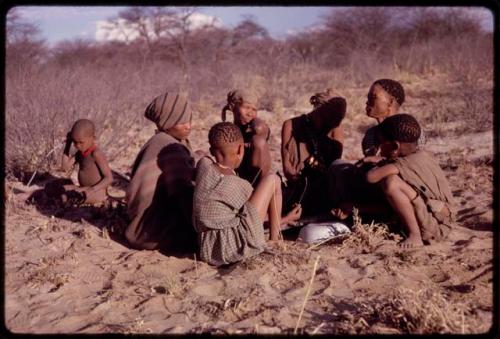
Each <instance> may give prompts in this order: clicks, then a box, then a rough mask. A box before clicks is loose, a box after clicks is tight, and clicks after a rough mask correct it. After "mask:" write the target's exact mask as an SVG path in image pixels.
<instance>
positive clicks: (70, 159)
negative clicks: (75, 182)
mask: <svg viewBox="0 0 500 339" xmlns="http://www.w3.org/2000/svg"><path fill="white" fill-rule="evenodd" d="M72 142H73V140H72V139H71V132H68V134H67V135H66V145H64V150H63V154H62V158H61V168H62V169H63V171H65V172H67V171H69V170H70V169H71V168H73V166H74V165H75V157H74V156H70V155H69V151H70V149H71V143H72Z"/></svg>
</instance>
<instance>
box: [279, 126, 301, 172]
mask: <svg viewBox="0 0 500 339" xmlns="http://www.w3.org/2000/svg"><path fill="white" fill-rule="evenodd" d="M291 138H292V121H291V120H286V121H285V122H284V123H283V128H282V130H281V159H282V160H283V174H284V175H285V177H286V178H287V179H288V180H290V179H292V180H293V179H296V178H297V177H298V176H299V173H297V171H296V170H295V169H294V168H293V166H292V164H291V163H290V154H289V152H288V149H287V148H286V146H287V145H288V143H289V142H290V139H291Z"/></svg>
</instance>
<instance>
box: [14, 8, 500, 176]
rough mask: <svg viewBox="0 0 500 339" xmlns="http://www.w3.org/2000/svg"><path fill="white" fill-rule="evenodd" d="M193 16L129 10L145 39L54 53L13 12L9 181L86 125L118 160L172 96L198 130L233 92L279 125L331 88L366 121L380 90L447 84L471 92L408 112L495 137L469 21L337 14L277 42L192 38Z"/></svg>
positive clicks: (485, 41) (249, 32) (124, 16)
mask: <svg viewBox="0 0 500 339" xmlns="http://www.w3.org/2000/svg"><path fill="white" fill-rule="evenodd" d="M193 13H194V12H193V9H192V8H162V7H133V8H129V9H127V10H125V11H123V12H121V13H120V14H119V15H118V17H115V18H113V20H115V21H114V22H115V24H116V25H118V23H119V20H125V21H127V22H128V23H129V24H132V25H133V26H134V27H136V28H137V30H138V32H139V38H137V39H135V40H132V39H130V40H129V41H127V42H109V43H100V44H96V43H92V42H90V41H84V40H73V41H65V42H62V43H60V44H58V45H56V46H55V47H53V48H51V49H50V50H47V49H46V47H45V45H44V42H43V40H41V39H40V38H39V37H38V33H39V32H38V30H37V28H36V26H33V25H30V24H29V23H26V22H23V21H22V20H21V18H20V17H19V16H18V15H17V14H16V12H15V11H10V12H9V14H8V17H7V32H8V39H7V42H6V52H7V59H6V61H7V64H6V73H5V79H6V115H5V116H6V163H7V172H8V173H10V172H12V171H13V169H14V168H16V167H17V168H24V169H25V170H27V171H32V170H33V169H35V167H36V166H38V164H39V162H40V161H44V160H43V158H44V156H45V155H46V154H47V153H49V152H50V151H51V150H52V149H53V148H54V147H56V146H58V145H60V144H61V143H62V140H63V138H64V135H65V133H66V132H67V130H68V129H69V128H70V126H71V124H72V123H73V121H74V120H76V119H78V118H90V119H93V120H95V122H96V124H97V128H98V133H99V135H98V138H99V143H100V144H101V145H102V146H103V148H106V149H105V150H106V151H107V153H109V154H108V156H109V157H110V158H113V157H114V156H116V155H118V154H120V150H122V149H125V148H126V147H127V144H128V143H130V142H133V139H134V137H135V136H136V135H137V134H138V133H139V132H140V126H142V124H143V123H144V119H143V118H142V116H143V112H144V108H145V107H146V105H147V104H148V103H149V102H150V101H151V100H152V99H153V98H154V97H155V96H157V95H159V94H160V93H162V92H164V91H180V90H188V91H189V92H190V97H191V101H192V102H193V104H194V105H193V106H194V107H195V108H196V109H198V110H200V111H199V112H195V118H196V117H203V116H205V115H207V114H218V112H219V111H220V108H221V107H222V105H223V103H224V100H225V97H226V94H227V92H228V91H229V90H231V89H233V88H246V89H248V90H251V91H254V92H256V93H258V94H260V96H261V99H262V107H261V108H263V109H266V110H269V111H274V112H276V113H278V115H277V116H276V117H277V119H278V118H279V117H280V116H281V114H282V113H285V112H287V114H292V113H293V114H295V113H296V112H298V111H300V110H303V109H309V107H310V106H309V103H308V99H309V97H310V95H311V94H312V93H315V92H317V91H319V90H324V89H325V88H327V87H334V88H336V89H338V90H339V91H340V92H342V91H345V92H346V93H347V97H348V99H349V101H350V102H352V104H350V105H351V106H350V107H351V108H354V109H356V110H362V107H361V106H360V103H359V101H360V100H364V99H360V100H358V99H357V97H358V96H359V93H361V92H362V89H363V88H368V86H369V85H370V83H371V82H372V81H373V80H374V79H376V78H382V77H384V78H386V77H392V78H395V79H398V80H401V81H402V82H403V85H405V86H406V85H407V84H409V83H411V82H412V81H414V80H416V79H419V78H426V77H427V78H432V79H433V78H434V77H438V76H439V77H440V78H445V79H447V81H449V82H452V83H455V82H456V83H457V84H458V85H457V86H455V87H456V88H458V87H460V88H461V89H460V91H461V92H460V93H457V92H454V93H451V94H450V93H449V94H450V95H453V96H456V95H458V96H459V97H460V98H462V99H460V100H454V99H450V100H452V101H453V100H454V101H455V102H454V103H453V105H451V104H449V103H448V102H446V101H445V100H444V99H443V97H444V96H445V95H448V94H446V93H438V94H437V95H436V96H433V97H432V98H430V102H429V104H428V105H427V104H425V102H424V103H423V105H414V106H409V107H413V108H414V109H415V110H418V111H419V112H416V113H418V114H421V115H426V116H427V118H426V119H427V120H425V119H424V121H425V122H426V123H428V124H433V123H437V122H447V121H454V120H458V119H463V120H465V121H467V122H468V123H469V122H470V124H469V126H472V128H473V130H480V129H481V128H488V127H489V126H491V120H492V115H491V109H492V94H491V93H492V92H491V90H490V89H491V86H492V85H491V79H492V74H493V73H492V69H493V66H492V64H493V45H492V35H491V34H490V33H484V32H482V31H481V30H480V29H479V28H478V25H477V20H476V19H475V18H473V17H470V16H467V15H466V12H463V10H461V9H457V10H456V11H455V10H454V14H456V15H454V16H453V15H444V14H441V13H440V12H433V11H432V10H430V11H429V10H419V9H414V8H383V7H366V8H354V9H353V8H347V9H340V10H339V9H337V10H335V11H332V12H331V13H328V14H327V15H326V16H325V17H324V19H323V21H322V25H320V26H319V27H317V28H316V29H314V30H310V31H308V32H303V33H300V34H298V35H295V36H290V37H289V38H287V39H284V40H276V39H273V38H271V37H270V36H269V33H268V32H267V31H266V30H265V29H264V28H263V27H262V26H260V25H259V24H258V23H257V22H256V21H255V20H254V19H253V18H251V17H247V18H244V20H243V21H242V22H241V23H240V24H238V25H236V27H234V28H221V27H217V26H216V25H211V24H208V25H206V26H204V27H201V28H197V29H193V28H192V27H191V26H190V25H189V23H188V22H189V17H190V16H191V15H193ZM148 25H149V26H148ZM148 27H149V28H148ZM174 32H177V33H174ZM485 88H486V90H485ZM351 89H352V91H351ZM360 91H361V92H360ZM353 93H355V94H353ZM362 95H366V94H362ZM351 99H353V100H351ZM354 99H356V100H354ZM424 99H425V98H423V97H422V100H424ZM426 105H427V106H426ZM431 106H432V107H431ZM297 110H298V111H297ZM424 111H425V112H424ZM411 113H413V112H411ZM424 113H425V114H424ZM474 119H475V120H476V121H477V122H474ZM481 124H482V126H486V127H480V126H481ZM134 125H137V126H139V129H137V127H134ZM48 160H50V161H53V160H55V158H54V159H48ZM50 161H46V162H44V164H43V166H47V164H48V163H49V162H50ZM47 168H48V167H47Z"/></svg>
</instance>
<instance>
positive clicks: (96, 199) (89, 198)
mask: <svg viewBox="0 0 500 339" xmlns="http://www.w3.org/2000/svg"><path fill="white" fill-rule="evenodd" d="M105 200H106V189H101V190H99V191H96V192H93V193H90V192H89V191H88V190H87V191H85V204H98V203H102V202H104V201H105Z"/></svg>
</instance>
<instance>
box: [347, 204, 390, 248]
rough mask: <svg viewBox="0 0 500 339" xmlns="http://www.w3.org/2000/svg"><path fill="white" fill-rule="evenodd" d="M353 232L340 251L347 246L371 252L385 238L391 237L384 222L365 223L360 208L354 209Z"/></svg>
mask: <svg viewBox="0 0 500 339" xmlns="http://www.w3.org/2000/svg"><path fill="white" fill-rule="evenodd" d="M353 221H354V225H353V227H352V233H351V234H350V235H349V236H348V237H347V238H346V239H345V240H344V242H343V243H342V245H341V246H339V247H338V250H339V251H343V250H345V249H347V248H355V249H360V250H361V251H362V252H363V253H371V252H373V251H374V250H375V248H376V247H377V246H378V245H379V244H380V243H381V242H382V241H383V240H385V239H390V238H391V235H390V234H389V232H388V227H387V225H385V224H382V223H374V222H373V221H372V223H371V224H363V222H362V220H361V217H360V216H359V211H358V209H356V208H354V209H353Z"/></svg>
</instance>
